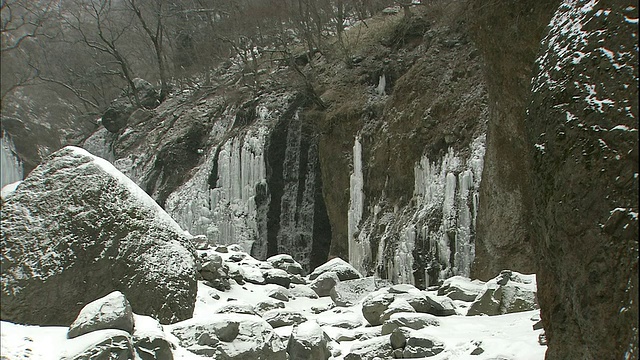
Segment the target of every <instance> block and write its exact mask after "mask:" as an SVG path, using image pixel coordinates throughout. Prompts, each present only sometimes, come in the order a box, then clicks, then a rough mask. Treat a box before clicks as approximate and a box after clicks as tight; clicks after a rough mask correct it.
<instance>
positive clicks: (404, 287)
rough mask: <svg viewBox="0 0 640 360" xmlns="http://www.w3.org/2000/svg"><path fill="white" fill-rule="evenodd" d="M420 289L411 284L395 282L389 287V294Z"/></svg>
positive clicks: (405, 292)
mask: <svg viewBox="0 0 640 360" xmlns="http://www.w3.org/2000/svg"><path fill="white" fill-rule="evenodd" d="M418 291H420V290H419V289H418V288H417V287H415V286H413V285H411V284H396V285H391V287H390V288H389V293H391V294H407V293H410V292H418Z"/></svg>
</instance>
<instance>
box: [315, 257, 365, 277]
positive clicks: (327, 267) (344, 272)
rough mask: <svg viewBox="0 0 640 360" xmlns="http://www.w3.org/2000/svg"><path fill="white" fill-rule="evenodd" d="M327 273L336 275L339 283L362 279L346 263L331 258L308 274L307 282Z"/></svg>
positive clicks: (356, 271)
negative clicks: (330, 272)
mask: <svg viewBox="0 0 640 360" xmlns="http://www.w3.org/2000/svg"><path fill="white" fill-rule="evenodd" d="M329 271H332V272H334V273H336V275H338V279H340V281H345V280H353V279H359V278H361V277H362V275H360V273H359V272H358V270H356V269H355V268H354V267H353V266H351V265H350V264H349V263H348V262H346V261H344V260H342V259H340V258H333V259H331V260H329V261H327V262H326V263H324V264H322V265H320V266H318V267H317V268H315V270H313V272H312V273H311V274H309V280H314V279H315V278H317V277H318V276H320V274H323V273H326V272H329Z"/></svg>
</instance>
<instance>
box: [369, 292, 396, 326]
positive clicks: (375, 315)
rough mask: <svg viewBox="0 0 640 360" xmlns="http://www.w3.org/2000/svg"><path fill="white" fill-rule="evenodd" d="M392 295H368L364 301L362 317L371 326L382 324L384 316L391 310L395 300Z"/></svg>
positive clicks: (379, 293)
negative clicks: (390, 307) (390, 306)
mask: <svg viewBox="0 0 640 360" xmlns="http://www.w3.org/2000/svg"><path fill="white" fill-rule="evenodd" d="M394 299H395V298H394V296H393V295H392V294H389V293H386V292H376V293H373V294H370V295H368V296H367V297H365V298H364V300H363V301H362V315H363V316H364V318H365V319H366V320H367V321H368V322H369V324H371V325H373V326H376V325H381V324H382V320H381V317H382V314H383V313H384V312H385V311H386V310H387V309H388V308H389V305H391V303H392V302H393V300H394Z"/></svg>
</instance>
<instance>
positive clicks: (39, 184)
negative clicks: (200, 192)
mask: <svg viewBox="0 0 640 360" xmlns="http://www.w3.org/2000/svg"><path fill="white" fill-rule="evenodd" d="M1 216H2V222H1V224H0V227H1V230H2V243H3V246H2V250H1V251H2V255H1V259H0V260H1V262H2V280H3V281H2V285H1V288H2V293H1V295H2V296H0V302H1V305H0V316H1V318H2V319H3V320H7V321H12V322H17V323H27V324H40V325H64V326H67V325H69V324H70V323H71V322H72V321H73V320H74V319H75V317H76V315H77V314H78V312H79V311H80V309H82V307H83V306H84V305H85V304H87V303H89V302H91V301H93V300H95V299H98V298H100V297H102V296H104V295H106V294H108V293H109V292H111V291H114V290H119V291H120V292H122V293H123V294H125V295H126V297H127V300H128V301H129V302H130V304H131V307H132V309H133V311H134V312H135V313H138V314H143V315H150V316H154V317H156V318H157V319H159V320H160V322H162V323H170V322H176V321H180V320H184V319H188V318H190V317H191V316H192V314H193V309H194V305H195V300H196V290H197V288H196V271H197V270H196V261H195V249H194V248H193V245H192V244H191V242H190V241H189V239H188V237H187V236H186V235H185V232H184V231H183V230H182V229H181V228H180V226H179V225H178V224H177V223H176V222H175V221H173V220H172V219H171V217H170V216H169V215H168V214H167V213H166V212H165V211H164V210H163V209H162V208H161V207H160V206H158V204H157V203H156V202H155V201H154V200H153V199H151V198H150V197H149V196H148V195H147V194H146V193H144V191H142V190H141V189H140V188H139V187H138V186H137V185H135V184H134V183H133V182H132V181H131V180H130V179H129V178H127V177H126V176H125V175H123V174H122V173H121V172H119V171H118V170H116V169H115V167H113V166H112V165H111V164H110V163H109V162H107V161H106V160H103V159H100V158H97V157H94V156H93V155H91V154H89V153H88V152H86V151H85V150H83V149H80V148H76V147H71V146H69V147H65V148H63V149H62V150H59V151H57V152H55V153H54V154H52V155H51V156H50V157H49V158H48V159H47V160H46V161H45V162H44V163H43V164H41V165H40V166H38V167H37V168H36V169H34V170H33V171H32V172H31V173H30V174H29V176H28V177H27V178H26V179H25V180H24V181H23V182H22V184H21V185H20V186H19V187H18V188H17V189H16V191H15V192H14V193H13V194H12V196H10V197H8V198H7V199H6V200H5V202H4V203H3V205H2V215H1ZM27 274H28V276H27Z"/></svg>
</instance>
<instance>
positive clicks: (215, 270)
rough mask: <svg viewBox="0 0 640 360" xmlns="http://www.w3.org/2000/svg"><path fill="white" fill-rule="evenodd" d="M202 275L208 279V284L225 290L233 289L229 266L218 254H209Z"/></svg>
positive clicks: (203, 265) (201, 271)
mask: <svg viewBox="0 0 640 360" xmlns="http://www.w3.org/2000/svg"><path fill="white" fill-rule="evenodd" d="M200 276H202V278H203V279H204V280H205V281H207V285H209V286H211V287H213V288H215V289H217V290H220V291H225V290H229V289H231V284H230V283H229V267H228V266H227V264H225V263H224V262H223V261H222V257H220V255H218V254H213V253H211V254H209V255H208V256H207V260H206V261H205V262H204V263H203V264H202V268H201V269H200Z"/></svg>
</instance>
